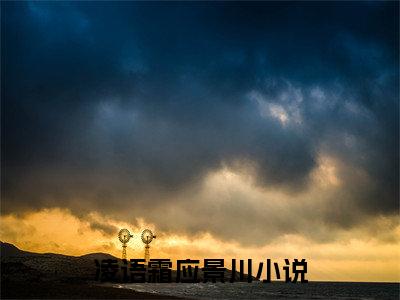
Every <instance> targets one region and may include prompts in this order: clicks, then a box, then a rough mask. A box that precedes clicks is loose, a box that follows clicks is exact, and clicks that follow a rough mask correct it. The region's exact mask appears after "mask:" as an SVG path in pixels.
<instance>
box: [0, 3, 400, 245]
mask: <svg viewBox="0 0 400 300" xmlns="http://www.w3.org/2000/svg"><path fill="white" fill-rule="evenodd" d="M2 6H3V8H4V9H3V14H4V18H3V19H4V20H3V21H2V22H3V28H4V29H3V30H4V35H3V44H4V47H3V48H4V51H3V61H4V69H3V73H4V76H3V84H2V95H3V97H2V98H3V102H2V103H3V109H2V137H3V140H2V145H3V156H2V167H3V176H2V181H3V184H2V194H3V197H2V212H3V213H11V212H19V211H24V210H30V209H39V208H42V207H68V208H70V209H71V210H72V211H73V212H74V213H75V214H77V215H80V216H82V217H84V215H85V213H86V212H89V211H99V212H102V213H104V214H106V215H109V216H111V217H118V218H124V219H125V220H129V221H132V222H133V221H135V218H136V217H145V218H147V219H148V220H149V221H150V222H154V223H156V224H158V225H159V226H161V228H163V229H165V230H171V231H186V232H194V233H196V232H201V231H210V232H212V233H214V234H216V235H219V236H220V237H222V238H225V239H236V238H238V239H241V240H243V239H245V236H246V232H247V230H248V229H247V228H251V229H252V230H253V232H255V234H256V236H257V237H258V238H259V241H260V242H264V241H267V240H270V238H271V237H273V236H274V235H277V234H283V233H293V232H296V231H298V230H300V229H299V227H298V222H301V223H302V225H301V227H300V228H301V230H307V229H309V228H312V227H315V226H317V225H318V224H323V225H324V226H325V225H326V224H328V225H326V226H332V227H335V226H336V227H339V228H347V227H349V226H353V225H356V224H358V223H361V222H363V219H364V218H365V217H367V216H374V215H380V214H384V215H392V214H396V213H397V212H398V209H399V204H398V200H397V199H398V109H399V107H398V86H397V83H398V79H399V76H398V70H397V68H396V66H397V65H398V56H397V53H398V34H397V33H398V32H397V30H398V29H397V28H398V26H396V25H398V17H397V16H396V15H395V14H394V13H393V10H395V7H396V6H397V4H394V3H379V4H374V5H370V4H364V3H360V4H359V7H357V8H352V9H351V8H350V9H349V10H350V11H347V10H346V12H344V11H343V10H342V9H339V8H336V7H334V6H332V7H324V8H323V7H319V8H318V7H316V8H312V7H307V6H304V7H302V6H298V5H289V4H288V5H283V6H276V7H274V6H271V5H269V4H268V3H265V4H262V5H261V4H259V5H249V6H246V7H244V8H243V7H237V6H236V5H228V4H226V5H225V4H224V5H218V6H215V7H214V6H210V7H208V6H207V7H204V6H199V5H198V4H183V3H182V4H176V5H168V6H166V5H164V4H160V3H153V4H148V5H138V4H134V3H129V4H121V5H106V4H102V5H90V4H79V5H78V4H77V5H72V4H69V3H64V4H57V5H47V4H45V3H36V2H33V3H7V4H2ZM317 8H318V9H317ZM354 15H357V16H359V18H355V17H354ZM356 19H357V22H356V21H355V20H356ZM321 155H329V156H331V157H334V158H335V159H336V160H337V161H340V162H341V163H342V165H343V166H345V167H338V177H340V178H341V180H342V182H343V184H342V185H341V188H340V189H336V190H334V191H332V190H329V192H326V191H325V192H324V194H321V195H318V194H313V193H311V192H310V190H312V185H313V181H312V180H311V179H310V178H311V175H312V174H313V172H314V171H315V170H316V169H318V167H319V162H318V160H319V159H320V156H321ZM238 162H246V163H248V164H250V165H251V166H252V170H254V173H253V177H254V189H255V190H258V189H260V190H277V191H280V192H282V193H283V194H284V195H285V196H282V197H283V198H285V199H294V200H293V201H296V199H297V201H298V203H296V202H293V204H291V205H287V206H283V208H282V209H280V210H279V209H277V208H276V206H275V208H274V207H269V204H268V203H274V204H275V205H277V203H278V202H277V200H275V201H272V200H271V201H270V202H268V201H269V200H268V199H265V204H264V205H261V204H259V201H261V200H260V197H261V196H260V195H259V196H257V197H256V196H254V197H255V198H257V199H258V200H255V201H256V202H257V203H258V204H254V202H251V201H250V202H249V201H248V199H246V197H249V198H251V197H253V196H250V195H246V194H241V193H239V192H238V194H237V195H228V196H227V195H226V194H224V197H225V200H226V201H224V202H218V201H219V200H221V199H219V200H218V199H213V197H212V196H210V195H209V194H207V193H206V192H205V191H204V189H205V186H204V180H206V178H207V176H209V175H210V172H211V173H213V172H218V170H220V169H221V168H223V167H226V166H227V167H228V168H232V169H235V170H239V169H240V168H239V169H238V168H237V165H238ZM239 165H240V164H239ZM239 171H240V170H239ZM310 197H311V198H312V197H316V199H315V201H314V202H315V204H312V205H309V204H306V203H308V202H307V201H306V200H305V199H307V198H310ZM282 201H284V200H282ZM213 203H214V204H213ZM267 208H269V210H268V211H270V212H275V213H276V214H275V216H274V215H272V214H271V213H268V211H267ZM294 210H295V211H296V212H298V213H296V214H295V215H296V218H295V217H294V216H293V211H294ZM182 214H184V215H186V217H182ZM207 216H209V218H208V217H207ZM178 217H179V218H178ZM266 217H267V218H270V219H267V218H266ZM180 218H181V221H179V220H180ZM309 218H313V219H314V220H312V221H309V222H305V221H304V219H309ZM210 220H212V221H210ZM250 220H251V221H250ZM235 222H239V224H240V225H241V226H239V227H235V226H233V225H231V224H233V223H235ZM303 223H304V224H303ZM97 225H99V224H93V226H95V227H97V228H99V226H97ZM100 225H101V224H100ZM265 226H268V228H270V232H271V235H270V236H268V237H267V236H265V233H264V232H265V231H264V230H263V228H264V227H265ZM100 229H101V228H100ZM101 230H103V229H101ZM314 231H315V234H312V233H310V235H312V236H313V237H314V238H321V237H322V236H323V235H324V234H326V233H318V232H317V231H316V230H314ZM105 232H106V233H109V232H110V231H109V228H107V229H105Z"/></svg>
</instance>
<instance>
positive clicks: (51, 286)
mask: <svg viewBox="0 0 400 300" xmlns="http://www.w3.org/2000/svg"><path fill="white" fill-rule="evenodd" d="M1 299H179V298H176V297H172V296H162V295H154V294H149V293H140V292H135V291H132V290H128V289H119V288H113V287H104V286H98V285H96V284H90V283H85V284H83V283H61V282H59V283H54V282H38V283H35V282H8V283H7V284H4V283H3V282H2V283H1Z"/></svg>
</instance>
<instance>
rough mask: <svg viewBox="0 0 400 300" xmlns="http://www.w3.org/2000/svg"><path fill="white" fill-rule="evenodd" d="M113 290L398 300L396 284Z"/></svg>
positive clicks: (135, 286)
mask: <svg viewBox="0 0 400 300" xmlns="http://www.w3.org/2000/svg"><path fill="white" fill-rule="evenodd" d="M116 286H117V287H119V288H126V289H132V290H135V291H137V292H146V293H152V294H156V295H157V294H159V295H170V296H177V297H182V298H190V299H396V300H398V299H400V296H399V293H400V283H367V282H366V283H360V282H308V283H284V282H272V283H262V282H252V283H247V282H237V283H170V284H169V283H127V284H117V285H116Z"/></svg>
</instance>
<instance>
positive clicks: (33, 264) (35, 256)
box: [0, 242, 257, 299]
mask: <svg viewBox="0 0 400 300" xmlns="http://www.w3.org/2000/svg"><path fill="white" fill-rule="evenodd" d="M0 243H1V299H5V298H6V299H10V298H14V299H18V298H20V299H27V298H41V299H45V298H47V299H57V298H58V299H65V298H68V299H72V298H81V299H82V298H85V299H88V298H92V299H178V298H177V297H171V296H163V295H154V294H150V293H141V292H136V291H133V290H128V289H120V288H116V287H112V286H110V285H104V284H101V283H100V282H99V281H95V275H96V266H95V262H94V261H95V259H97V260H99V261H101V260H103V259H117V260H119V261H120V259H118V258H116V257H114V256H112V255H110V254H107V253H90V254H86V255H82V256H69V255H63V254H54V253H43V254H41V253H34V252H28V251H23V250H21V249H19V248H17V247H16V246H14V245H12V244H9V243H5V242H0ZM230 277H231V271H230V270H227V271H226V274H225V281H227V282H228V281H229V279H230ZM236 277H237V278H239V273H238V272H236ZM175 278H176V271H175V270H172V280H173V281H174V280H175ZM199 279H200V280H201V279H202V272H201V270H199ZM244 279H245V280H246V279H247V275H246V274H245V276H244ZM253 279H254V280H257V279H255V278H253Z"/></svg>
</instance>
